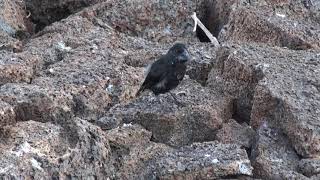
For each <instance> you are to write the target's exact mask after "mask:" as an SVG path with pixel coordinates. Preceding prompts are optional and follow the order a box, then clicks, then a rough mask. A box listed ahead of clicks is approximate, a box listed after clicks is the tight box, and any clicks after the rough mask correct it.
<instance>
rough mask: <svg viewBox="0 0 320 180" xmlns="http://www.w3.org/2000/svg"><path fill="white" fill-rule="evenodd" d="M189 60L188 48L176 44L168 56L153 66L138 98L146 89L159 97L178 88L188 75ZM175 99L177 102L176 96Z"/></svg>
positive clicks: (139, 91) (138, 93)
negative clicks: (187, 63) (187, 64)
mask: <svg viewBox="0 0 320 180" xmlns="http://www.w3.org/2000/svg"><path fill="white" fill-rule="evenodd" d="M189 59H190V57H189V53H188V51H187V48H186V46H185V45H184V44H181V43H177V44H175V45H174V46H173V47H171V48H170V50H169V51H168V52H167V54H166V55H164V56H162V57H161V58H160V59H158V60H157V61H155V62H154V63H153V64H151V67H150V68H149V71H148V72H147V77H146V78H145V80H144V82H143V84H142V85H141V87H140V89H139V90H138V92H137V94H136V96H139V95H140V93H141V92H143V91H144V90H146V89H149V90H151V91H152V92H153V93H154V94H155V95H158V94H163V93H166V92H169V91H170V90H172V89H174V88H176V87H177V86H178V84H179V83H180V82H181V81H182V79H183V77H184V75H185V73H186V69H187V66H186V64H185V63H186V62H187V61H188V60H189ZM171 95H172V94H171ZM173 98H174V99H175V100H176V98H175V97H174V96H173Z"/></svg>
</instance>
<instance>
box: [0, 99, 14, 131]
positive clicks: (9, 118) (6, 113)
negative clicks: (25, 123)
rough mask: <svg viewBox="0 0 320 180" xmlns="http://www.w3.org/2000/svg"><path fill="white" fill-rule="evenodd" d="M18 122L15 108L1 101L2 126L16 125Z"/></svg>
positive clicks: (0, 120)
mask: <svg viewBox="0 0 320 180" xmlns="http://www.w3.org/2000/svg"><path fill="white" fill-rule="evenodd" d="M15 122H16V114H15V112H14V110H13V107H12V106H11V105H10V104H8V103H6V102H3V101H0V126H6V125H9V124H14V123H15Z"/></svg>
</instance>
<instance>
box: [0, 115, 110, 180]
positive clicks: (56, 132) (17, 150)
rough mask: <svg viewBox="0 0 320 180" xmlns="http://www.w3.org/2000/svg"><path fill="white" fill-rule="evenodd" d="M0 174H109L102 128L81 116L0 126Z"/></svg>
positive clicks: (26, 176) (14, 176) (24, 176)
mask: <svg viewBox="0 0 320 180" xmlns="http://www.w3.org/2000/svg"><path fill="white" fill-rule="evenodd" d="M0 147H1V148H0V151H1V153H0V154H1V155H0V156H1V158H0V159H1V160H0V168H1V172H0V177H1V178H4V179H7V178H9V179H10V178H12V179H33V178H35V179H43V178H45V177H46V178H49V177H51V178H62V179H65V178H76V179H80V178H85V179H88V178H94V177H97V176H98V177H102V176H112V174H113V169H112V159H111V149H110V146H109V143H108V141H107V137H106V134H105V132H103V131H101V130H100V129H99V128H97V127H95V126H92V125H90V124H89V123H88V122H86V121H84V120H81V119H73V120H70V121H69V122H64V124H61V125H58V124H56V125H55V124H52V123H49V122H48V123H41V122H36V121H26V122H19V123H17V124H15V125H14V126H2V127H1V138H0Z"/></svg>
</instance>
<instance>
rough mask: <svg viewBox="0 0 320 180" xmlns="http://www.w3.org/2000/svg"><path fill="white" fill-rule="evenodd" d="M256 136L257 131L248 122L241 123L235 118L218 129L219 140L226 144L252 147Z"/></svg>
mask: <svg viewBox="0 0 320 180" xmlns="http://www.w3.org/2000/svg"><path fill="white" fill-rule="evenodd" d="M254 137H255V131H254V130H253V129H252V128H251V127H250V126H248V125H247V124H246V123H243V124H239V123H237V122H236V121H235V120H234V119H230V120H229V121H228V122H226V123H225V124H223V125H222V128H221V129H219V130H218V133H217V138H216V139H217V140H218V141H219V142H222V143H225V144H238V145H240V146H241V147H244V148H247V149H250V148H251V146H252V143H253V140H254Z"/></svg>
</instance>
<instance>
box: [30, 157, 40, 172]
mask: <svg viewBox="0 0 320 180" xmlns="http://www.w3.org/2000/svg"><path fill="white" fill-rule="evenodd" d="M30 162H31V165H32V167H34V168H35V169H38V170H40V171H42V170H43V169H42V167H41V163H40V162H38V161H37V160H35V159H34V158H31V159H30Z"/></svg>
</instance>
